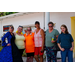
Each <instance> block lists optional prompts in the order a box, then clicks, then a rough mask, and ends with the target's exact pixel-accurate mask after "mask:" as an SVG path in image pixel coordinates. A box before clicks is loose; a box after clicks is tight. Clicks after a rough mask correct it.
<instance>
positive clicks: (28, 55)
mask: <svg viewBox="0 0 75 75" xmlns="http://www.w3.org/2000/svg"><path fill="white" fill-rule="evenodd" d="M26 54H27V57H31V56H34V53H26Z"/></svg>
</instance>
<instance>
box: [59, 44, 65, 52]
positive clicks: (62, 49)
mask: <svg viewBox="0 0 75 75" xmlns="http://www.w3.org/2000/svg"><path fill="white" fill-rule="evenodd" d="M58 47H59V48H60V50H61V51H64V50H65V49H64V48H61V46H60V43H58Z"/></svg>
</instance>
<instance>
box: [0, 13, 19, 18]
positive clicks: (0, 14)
mask: <svg viewBox="0 0 75 75" xmlns="http://www.w3.org/2000/svg"><path fill="white" fill-rule="evenodd" d="M14 13H18V12H0V17H2V16H5V15H10V14H14Z"/></svg>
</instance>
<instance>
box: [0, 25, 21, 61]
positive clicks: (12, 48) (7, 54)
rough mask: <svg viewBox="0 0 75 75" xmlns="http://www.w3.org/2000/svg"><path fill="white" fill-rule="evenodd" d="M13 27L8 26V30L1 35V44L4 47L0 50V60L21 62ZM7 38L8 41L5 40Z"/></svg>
mask: <svg viewBox="0 0 75 75" xmlns="http://www.w3.org/2000/svg"><path fill="white" fill-rule="evenodd" d="M13 31H14V27H13V26H10V27H9V32H7V33H6V34H5V35H4V36H3V37H2V46H3V47H4V48H3V49H2V51H1V52H0V62H21V61H22V58H21V56H20V54H19V51H18V48H17V46H16V45H15V36H14V34H13ZM6 38H7V40H8V43H6V42H5V39H6Z"/></svg>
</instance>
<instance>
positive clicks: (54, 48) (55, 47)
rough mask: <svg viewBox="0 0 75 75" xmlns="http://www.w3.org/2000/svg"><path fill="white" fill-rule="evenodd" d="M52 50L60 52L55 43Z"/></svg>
mask: <svg viewBox="0 0 75 75" xmlns="http://www.w3.org/2000/svg"><path fill="white" fill-rule="evenodd" d="M53 50H56V51H60V48H59V47H58V45H57V42H55V45H54V47H53Z"/></svg>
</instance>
